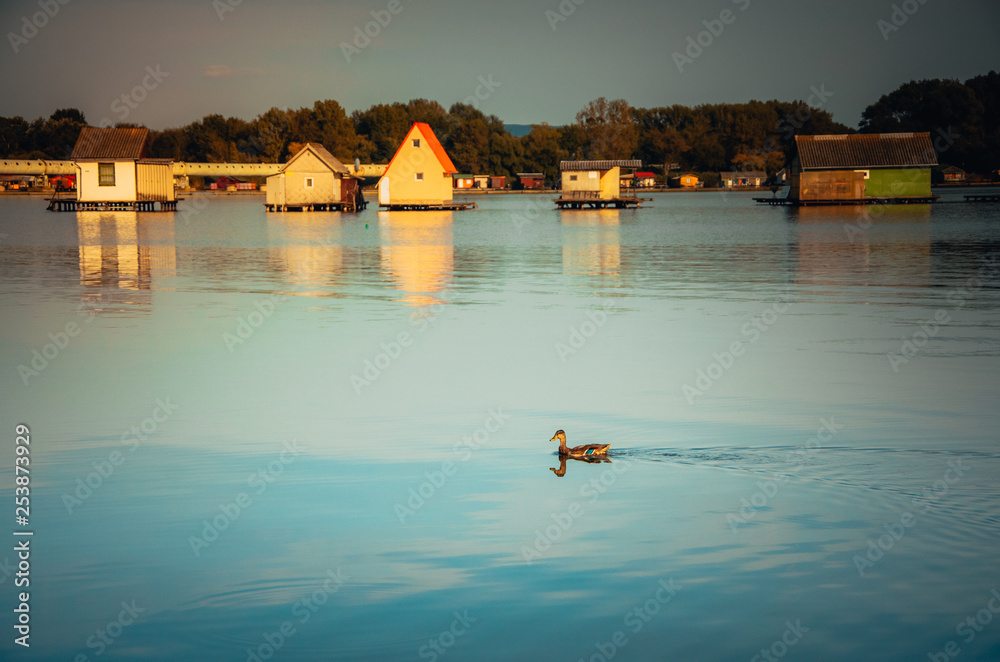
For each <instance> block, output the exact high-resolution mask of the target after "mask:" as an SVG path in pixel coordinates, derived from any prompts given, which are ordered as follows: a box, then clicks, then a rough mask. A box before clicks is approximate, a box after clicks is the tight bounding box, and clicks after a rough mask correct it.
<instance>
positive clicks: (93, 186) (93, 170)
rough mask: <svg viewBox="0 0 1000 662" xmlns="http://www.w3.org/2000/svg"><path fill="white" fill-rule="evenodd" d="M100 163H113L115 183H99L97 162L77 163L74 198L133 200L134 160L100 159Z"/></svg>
mask: <svg viewBox="0 0 1000 662" xmlns="http://www.w3.org/2000/svg"><path fill="white" fill-rule="evenodd" d="M102 163H113V164H114V167H115V185H114V186H101V185H100V178H99V177H98V170H99V164H98V162H96V161H94V162H90V161H86V162H83V163H77V167H78V168H79V172H78V175H77V180H76V199H77V200H81V201H84V202H124V201H134V200H135V197H136V187H135V161H102Z"/></svg>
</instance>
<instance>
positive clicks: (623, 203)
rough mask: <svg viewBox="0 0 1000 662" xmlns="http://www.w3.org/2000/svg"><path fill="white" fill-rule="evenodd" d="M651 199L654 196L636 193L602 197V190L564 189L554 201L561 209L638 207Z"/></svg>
mask: <svg viewBox="0 0 1000 662" xmlns="http://www.w3.org/2000/svg"><path fill="white" fill-rule="evenodd" d="M649 200H652V198H640V197H638V196H635V195H626V196H619V197H617V198H602V197H601V194H600V191H564V192H563V195H562V197H561V198H558V199H556V200H554V201H553V202H555V203H556V206H557V207H559V209H636V208H638V207H639V204H640V203H642V202H648V201H649Z"/></svg>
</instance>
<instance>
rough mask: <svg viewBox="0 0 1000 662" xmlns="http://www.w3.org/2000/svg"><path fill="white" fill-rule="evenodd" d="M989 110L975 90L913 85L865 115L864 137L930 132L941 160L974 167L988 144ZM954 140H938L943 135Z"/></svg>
mask: <svg viewBox="0 0 1000 662" xmlns="http://www.w3.org/2000/svg"><path fill="white" fill-rule="evenodd" d="M984 114H985V109H984V107H983V103H982V102H981V101H980V100H979V99H977V98H976V93H975V92H974V91H973V90H972V88H970V87H968V86H966V85H963V84H962V83H960V82H958V81H956V80H942V79H931V80H921V81H910V82H909V83H905V84H904V85H901V86H900V87H899V88H898V89H896V90H894V91H893V92H890V93H889V94H886V95H883V96H882V97H881V98H880V99H879V100H878V101H877V102H875V103H873V104H872V105H870V106H868V107H867V108H865V110H864V112H863V113H862V114H861V123H860V125H859V126H860V127H861V131H862V132H863V133H894V132H900V131H929V132H931V133H933V134H935V135H934V136H933V137H932V138H933V139H934V140H935V143H936V144H935V149H936V150H937V151H938V160H939V161H943V162H948V163H953V164H955V165H959V166H963V167H967V168H968V167H972V166H973V165H974V161H975V156H976V154H977V152H978V151H980V150H981V146H982V145H983V143H984V131H983V121H984ZM942 133H944V134H945V135H950V136H954V137H952V138H948V139H945V140H937V138H938V137H939V136H941V134H942Z"/></svg>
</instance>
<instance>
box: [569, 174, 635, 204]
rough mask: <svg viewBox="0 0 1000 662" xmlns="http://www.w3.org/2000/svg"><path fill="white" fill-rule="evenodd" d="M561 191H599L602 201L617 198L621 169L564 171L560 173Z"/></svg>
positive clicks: (619, 192) (619, 188)
mask: <svg viewBox="0 0 1000 662" xmlns="http://www.w3.org/2000/svg"><path fill="white" fill-rule="evenodd" d="M574 177H575V178H576V179H574ZM562 190H564V191H595V192H596V191H599V192H600V194H601V199H602V200H610V199H611V198H617V197H618V196H619V195H620V194H621V168H618V167H615V168H612V169H611V170H566V171H564V172H563V173H562Z"/></svg>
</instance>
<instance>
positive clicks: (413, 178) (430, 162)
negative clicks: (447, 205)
mask: <svg viewBox="0 0 1000 662" xmlns="http://www.w3.org/2000/svg"><path fill="white" fill-rule="evenodd" d="M414 139H419V140H420V147H414V146H413V141H414ZM390 165H391V167H390V168H389V169H388V170H387V171H386V173H385V175H383V177H384V178H388V181H389V184H388V186H389V196H388V200H385V199H383V198H381V197H380V199H379V204H411V203H426V204H441V203H444V202H451V201H452V187H453V183H452V177H451V174H447V173H445V171H444V166H442V165H441V162H440V161H438V160H437V157H436V156H435V155H434V151H433V150H431V148H430V145H428V144H427V141H426V140H425V139H424V137H423V134H421V133H420V132H419V131H417V130H415V129H414V130H413V131H411V132H410V133H409V134H408V135H407V136H406V139H405V140H404V141H403V145H402V146H401V147H400V148H399V151H398V152H397V154H396V156H395V158H393V161H392V163H391V164H390ZM420 173H422V174H423V178H422V179H421V180H418V179H417V174H420Z"/></svg>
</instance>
